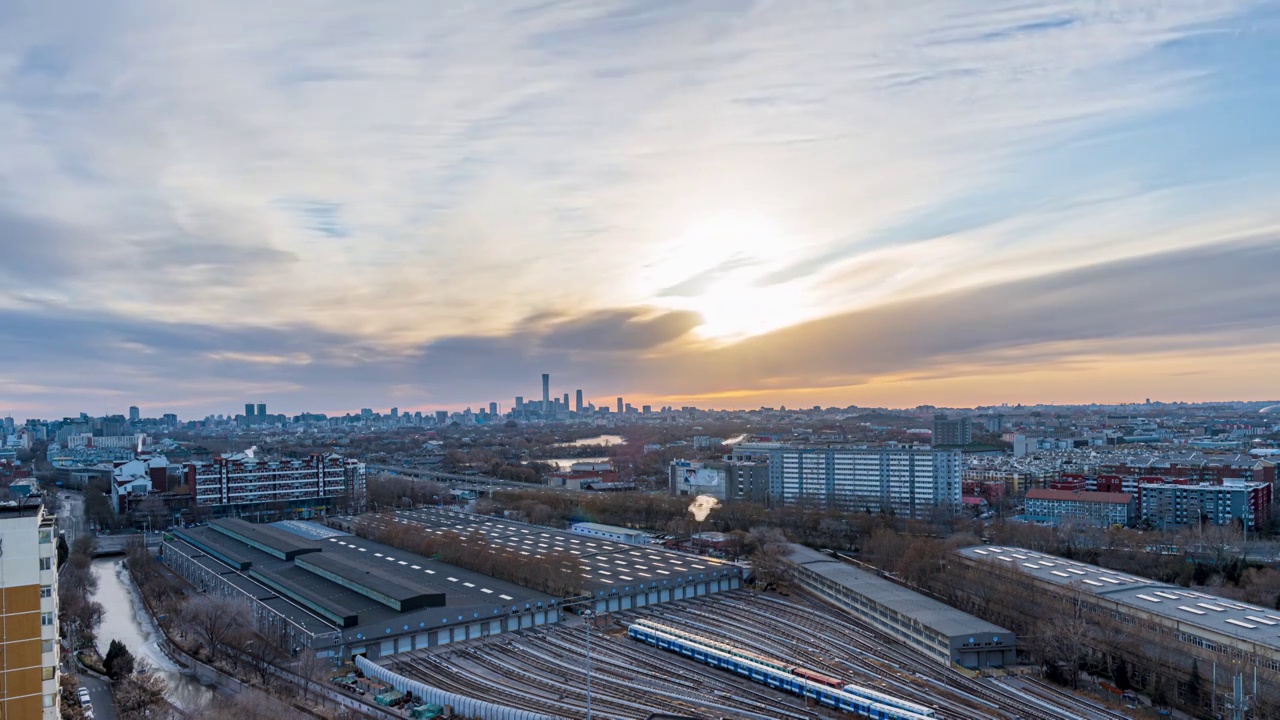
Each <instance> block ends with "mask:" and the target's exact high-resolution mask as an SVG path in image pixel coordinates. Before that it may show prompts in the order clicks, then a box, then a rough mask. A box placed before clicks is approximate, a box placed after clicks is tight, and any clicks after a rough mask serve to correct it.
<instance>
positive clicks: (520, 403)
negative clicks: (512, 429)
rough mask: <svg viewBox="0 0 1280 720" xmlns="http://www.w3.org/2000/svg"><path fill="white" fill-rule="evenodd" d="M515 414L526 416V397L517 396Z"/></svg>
mask: <svg viewBox="0 0 1280 720" xmlns="http://www.w3.org/2000/svg"><path fill="white" fill-rule="evenodd" d="M515 414H516V415H517V416H520V415H524V396H522V395H517V396H516V406H515Z"/></svg>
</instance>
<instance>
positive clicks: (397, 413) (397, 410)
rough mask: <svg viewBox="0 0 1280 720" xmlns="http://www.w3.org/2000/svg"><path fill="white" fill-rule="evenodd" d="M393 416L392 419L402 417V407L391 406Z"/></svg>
mask: <svg viewBox="0 0 1280 720" xmlns="http://www.w3.org/2000/svg"><path fill="white" fill-rule="evenodd" d="M391 417H392V419H395V418H398V417H400V408H398V407H393V408H391Z"/></svg>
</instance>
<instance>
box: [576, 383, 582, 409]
mask: <svg viewBox="0 0 1280 720" xmlns="http://www.w3.org/2000/svg"><path fill="white" fill-rule="evenodd" d="M576 400H577V401H578V402H577V404H576V405H575V409H576V410H577V411H578V412H582V389H581V388H579V389H578V397H577V398H576Z"/></svg>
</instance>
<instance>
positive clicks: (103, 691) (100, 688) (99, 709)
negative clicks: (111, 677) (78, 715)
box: [78, 675, 116, 720]
mask: <svg viewBox="0 0 1280 720" xmlns="http://www.w3.org/2000/svg"><path fill="white" fill-rule="evenodd" d="M78 677H79V679H80V684H81V685H84V686H85V687H86V688H88V689H89V699H90V700H92V701H93V717H94V720H116V706H115V703H114V702H113V701H112V699H111V683H108V682H107V681H105V680H99V679H97V678H95V677H93V676H92V675H80V676H78Z"/></svg>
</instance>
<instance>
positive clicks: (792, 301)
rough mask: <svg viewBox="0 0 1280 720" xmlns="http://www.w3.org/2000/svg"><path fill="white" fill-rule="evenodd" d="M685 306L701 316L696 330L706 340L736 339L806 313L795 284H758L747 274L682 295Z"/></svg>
mask: <svg viewBox="0 0 1280 720" xmlns="http://www.w3.org/2000/svg"><path fill="white" fill-rule="evenodd" d="M682 300H684V301H685V302H684V309H686V310H692V311H694V312H696V313H698V314H699V315H701V316H702V324H701V325H700V326H698V328H697V330H696V332H697V333H698V335H700V336H702V337H703V338H705V339H708V340H721V341H729V340H737V339H741V338H746V337H751V336H752V335H761V334H764V333H767V332H770V331H773V330H777V329H779V328H784V327H787V326H788V325H793V324H795V323H797V322H800V321H802V320H805V319H807V318H808V316H809V308H807V307H806V305H805V302H804V297H803V294H802V293H801V292H800V291H799V290H798V289H797V288H795V287H792V286H783V285H775V286H770V287H761V286H758V285H756V284H755V280H754V279H753V278H749V277H734V278H726V279H724V280H721V281H719V282H717V283H715V284H714V285H712V286H711V287H709V288H708V289H707V291H706V292H704V293H702V294H701V295H697V296H695V297H689V298H682Z"/></svg>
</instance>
